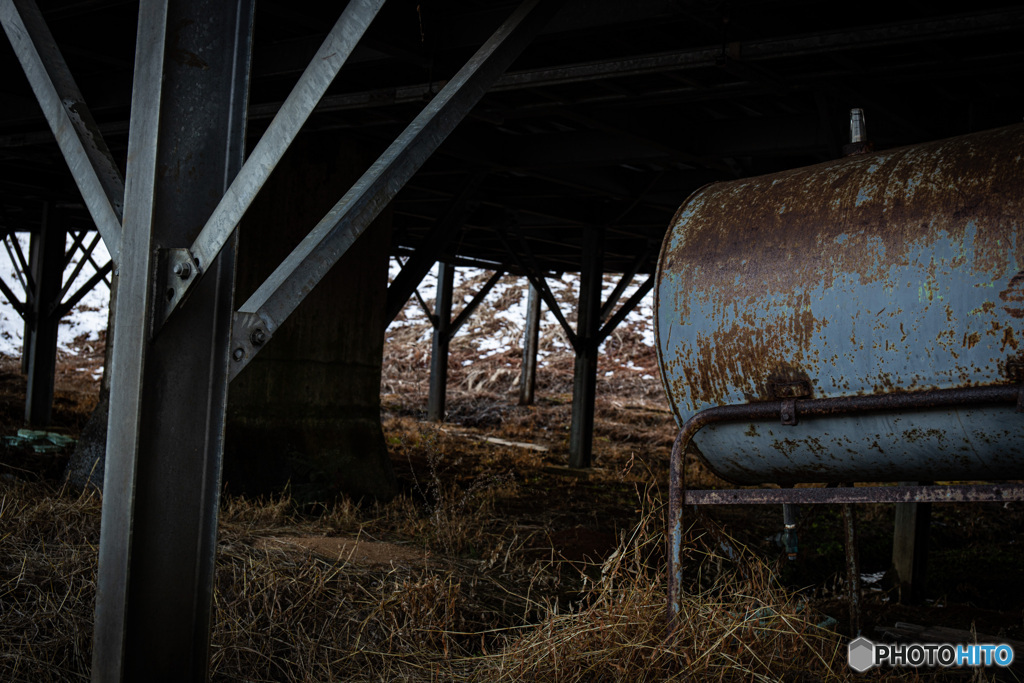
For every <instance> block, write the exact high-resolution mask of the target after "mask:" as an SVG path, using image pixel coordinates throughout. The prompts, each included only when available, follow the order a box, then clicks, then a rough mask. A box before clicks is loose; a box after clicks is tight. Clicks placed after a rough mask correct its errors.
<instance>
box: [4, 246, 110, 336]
mask: <svg viewBox="0 0 1024 683" xmlns="http://www.w3.org/2000/svg"><path fill="white" fill-rule="evenodd" d="M94 234H95V233H90V234H88V235H86V238H85V244H86V245H88V244H90V243H91V242H92V239H93V235H94ZM11 239H17V240H18V245H19V246H20V247H21V251H22V253H23V254H24V255H25V258H26V259H27V258H29V245H30V238H29V235H27V234H24V233H16V234H15V235H13V236H11V237H9V238H8V239H7V240H6V244H5V245H4V248H0V277H2V278H3V279H4V281H5V282H6V283H7V285H8V287H10V289H11V290H12V291H13V293H14V294H15V295H16V296H18V297H19V298H20V299H21V300H22V301H24V300H25V286H24V284H23V282H22V280H21V278H20V277H19V273H18V270H19V269H18V268H16V267H15V265H14V261H12V259H11V255H12V253H15V252H14V249H13V244H12V243H11V242H10V240H11ZM72 244H74V239H73V238H72V237H71V235H68V238H67V247H66V248H67V249H70V248H71V245H72ZM15 258H16V257H15ZM92 258H93V261H95V262H96V263H98V264H101V265H102V264H105V263H106V262H107V261H109V260H110V255H109V254H108V253H107V248H106V246H105V245H104V244H103V241H102V240H100V241H99V242H98V243H97V245H96V248H95V249H94V250H93V253H92ZM81 260H82V252H81V250H76V251H75V254H74V256H73V257H72V258H71V262H70V263H69V264H68V266H67V269H66V270H65V272H64V277H65V278H67V277H70V275H71V273H73V272H74V270H75V268H76V267H77V266H78V263H79V262H80V261H81ZM95 273H96V269H95V268H94V267H93V265H92V264H91V263H89V262H88V261H86V263H85V264H84V265H83V266H82V269H81V271H80V272H79V273H78V275H77V276H76V277H75V281H74V282H72V283H71V284H70V287H68V293H67V294H65V297H64V298H65V300H66V299H67V298H69V297H70V296H72V295H73V294H74V293H75V292H77V291H78V290H79V289H80V288H81V287H82V286H83V285H84V284H85V283H86V282H88V280H89V278H91V277H92V276H93V275H94V274H95ZM65 284H67V283H66V282H65ZM109 305H110V290H109V289H108V288H107V286H106V285H105V284H104V283H102V282H101V283H99V284H97V285H96V286H95V287H93V288H92V290H90V291H89V292H88V293H87V294H86V295H85V296H84V297H83V298H82V300H81V301H79V302H78V305H76V306H75V308H74V309H73V310H72V311H71V313H69V314H68V315H66V316H65V317H64V318H63V319H62V320H61V321H60V325H59V326H58V328H57V348H58V349H59V350H61V351H63V352H65V353H70V354H74V353H76V351H75V340H76V339H79V338H82V339H84V340H85V341H97V340H98V339H99V335H100V332H102V331H103V330H106V329H107V307H108V306H109ZM24 325H25V324H24V322H23V321H22V319H21V316H20V315H18V312H17V311H16V310H15V309H14V306H13V305H12V304H11V302H10V301H9V300H8V299H7V297H6V296H0V353H2V354H4V355H6V356H20V355H21V349H22V345H23V343H24V339H23V338H22V337H23V336H24Z"/></svg>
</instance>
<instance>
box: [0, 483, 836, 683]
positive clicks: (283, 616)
mask: <svg viewBox="0 0 1024 683" xmlns="http://www.w3.org/2000/svg"><path fill="white" fill-rule="evenodd" d="M511 495H514V490H513V489H510V488H509V487H508V486H507V484H503V483H501V482H497V481H495V482H493V483H491V484H489V485H478V486H477V487H476V488H475V489H474V488H473V487H472V486H469V487H456V486H452V487H448V488H445V489H439V490H438V492H437V496H439V497H438V498H436V499H434V500H432V501H428V502H427V503H421V502H413V501H412V500H411V499H410V498H407V497H405V498H401V499H399V500H397V501H396V502H393V503H391V504H388V505H386V506H380V505H378V506H375V507H368V508H365V509H359V508H356V507H355V506H352V505H351V504H350V503H347V502H345V501H342V502H341V503H339V504H338V505H334V506H326V507H324V508H323V509H321V510H319V511H318V513H317V514H316V515H313V516H310V515H309V514H308V513H300V512H299V511H296V510H295V509H293V508H292V507H291V503H290V502H288V500H287V498H285V497H281V498H279V499H276V500H271V501H267V502H264V503H255V502H252V501H245V500H241V499H229V500H227V501H225V505H224V509H223V514H222V530H221V542H220V549H219V556H218V568H217V582H216V590H215V609H216V619H215V625H214V629H213V634H212V668H211V672H212V678H213V679H214V680H231V681H235V680H246V681H328V680H342V679H344V680H395V679H403V680H424V681H426V680H454V681H491V680H509V681H511V680H544V681H548V680H550V681H605V680H607V681H627V680H628V681H634V680H677V679H683V678H690V679H692V680H756V679H761V680H796V679H800V677H802V676H803V677H806V676H810V678H805V679H806V680H819V679H821V680H829V679H834V678H843V677H845V675H846V674H845V671H846V669H845V661H844V658H843V657H841V655H842V654H843V651H842V643H841V642H840V639H839V637H838V636H837V635H835V634H834V633H832V632H830V631H827V630H822V629H818V628H817V627H815V626H814V623H816V621H818V620H820V618H819V617H814V616H812V615H811V614H810V610H808V609H806V608H805V607H803V606H802V604H801V603H799V602H798V601H796V600H795V599H794V597H793V596H792V595H790V594H788V593H787V592H786V591H784V590H783V589H781V588H779V587H778V586H777V585H775V583H774V582H773V580H772V579H771V576H770V574H769V572H768V569H767V568H766V567H765V566H764V565H763V564H761V563H759V562H758V561H757V560H756V559H754V558H753V557H752V556H745V557H744V558H743V560H742V563H743V566H742V567H739V566H737V565H734V564H732V563H730V562H729V561H726V560H723V558H720V557H715V556H713V555H712V554H711V553H710V551H709V550H708V549H707V547H705V544H704V543H703V541H702V540H701V539H695V543H694V544H693V545H692V547H693V548H694V554H693V558H694V560H693V561H694V562H696V559H700V558H703V559H701V563H700V564H701V566H703V567H705V568H706V571H707V572H710V573H712V574H713V580H712V581H710V583H709V582H708V581H705V582H704V583H705V584H708V585H707V587H706V588H705V589H703V591H702V592H701V593H700V594H699V595H691V596H689V597H687V598H686V600H685V602H684V605H683V613H684V619H683V622H682V623H683V626H682V628H681V629H679V631H678V632H677V633H676V634H675V635H674V636H670V635H669V634H668V632H667V630H666V628H665V619H664V609H665V608H664V590H665V587H664V578H663V571H662V566H661V557H662V552H661V544H662V542H663V531H662V526H663V525H662V521H661V514H662V510H661V508H660V504H659V503H658V502H657V498H656V497H655V496H653V495H648V496H646V498H645V499H644V500H643V501H642V502H643V509H644V513H643V514H642V515H641V518H640V521H639V523H638V524H637V526H636V527H635V528H633V529H632V530H631V531H629V532H624V533H622V535H621V538H620V543H619V546H618V548H617V549H616V550H615V551H614V553H612V554H611V555H610V556H609V557H607V558H606V559H605V561H604V562H603V564H601V565H591V566H580V565H571V564H567V563H564V562H557V561H554V562H553V561H550V560H547V559H536V558H533V559H531V558H530V557H529V554H528V553H523V552H522V534H521V533H520V532H519V531H517V530H516V529H515V528H514V525H513V526H509V525H501V529H502V531H501V532H497V531H495V530H494V528H495V527H494V525H491V524H488V523H486V522H485V520H486V518H487V517H488V516H489V515H491V514H492V512H490V511H492V510H493V506H494V505H495V504H496V503H500V501H501V500H502V499H503V498H506V497H508V496H511ZM469 522H472V524H471V523H469ZM98 526H99V501H98V499H97V498H96V497H94V496H75V495H73V494H72V493H71V492H69V491H67V490H64V489H57V488H54V487H52V486H49V485H47V484H45V483H21V482H11V481H4V482H2V483H0V528H3V529H4V532H3V536H2V537H0V567H2V571H3V574H2V577H0V591H2V592H0V679H3V680H12V681H46V680H78V679H85V678H87V676H88V672H89V662H90V641H91V629H92V610H93V604H94V595H95V563H96V557H97V552H96V543H97V537H98ZM472 527H481V528H483V529H484V530H485V531H484V533H483V534H482V535H481V534H480V533H479V532H478V531H473V533H472V534H470V535H469V536H467V537H466V538H465V539H464V540H462V541H461V542H460V541H459V540H458V539H457V538H456V537H457V536H458V535H459V534H464V533H468V532H469V530H470V529H471V528H472ZM431 529H433V531H431ZM283 533H287V534H291V535H299V536H302V535H318V534H334V533H347V534H354V535H362V536H363V537H365V538H372V537H375V536H376V535H381V536H387V537H388V538H389V540H392V541H393V542H399V543H406V544H410V545H416V544H421V545H423V546H428V547H430V548H432V549H433V552H432V558H433V559H432V560H431V561H429V562H428V561H427V560H426V559H424V561H422V562H408V561H404V562H394V563H392V565H391V566H380V565H375V566H360V565H359V564H356V563H353V562H348V561H345V558H341V559H339V560H338V561H332V560H329V559H326V558H324V557H321V556H318V555H316V554H315V553H313V552H309V551H304V550H302V549H297V548H294V547H293V548H289V547H284V546H281V547H271V546H268V545H267V544H265V543H264V544H261V543H259V540H260V539H262V538H266V537H268V536H271V535H280V534H283ZM470 547H473V548H475V549H476V550H475V553H474V556H473V557H467V556H466V555H465V553H464V552H460V550H459V549H460V548H461V549H463V550H465V549H466V548H470ZM740 569H742V571H740ZM801 680H804V679H801Z"/></svg>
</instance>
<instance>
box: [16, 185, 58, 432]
mask: <svg viewBox="0 0 1024 683" xmlns="http://www.w3.org/2000/svg"><path fill="white" fill-rule="evenodd" d="M66 241H67V226H66V224H65V222H64V217H63V216H62V215H61V211H60V210H59V209H57V208H55V207H53V206H51V205H49V204H44V205H43V221H42V226H41V227H40V230H39V232H37V233H34V234H33V235H32V247H31V249H30V251H29V253H30V255H31V260H32V264H31V265H32V280H33V281H34V282H35V283H36V288H35V291H34V292H33V296H32V299H31V308H30V311H29V315H28V316H26V319H25V322H26V323H27V325H26V332H27V334H26V335H25V339H24V344H25V352H24V355H25V358H26V360H27V374H28V384H27V386H26V390H25V421H26V422H28V424H29V426H31V427H45V426H47V425H48V424H50V417H51V412H52V410H53V380H54V370H55V369H56V363H57V327H58V324H59V323H60V313H59V312H58V311H55V310H54V306H53V304H55V303H59V301H60V294H61V284H62V282H63V276H64V245H65V242H66Z"/></svg>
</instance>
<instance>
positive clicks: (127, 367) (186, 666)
mask: <svg viewBox="0 0 1024 683" xmlns="http://www.w3.org/2000/svg"><path fill="white" fill-rule="evenodd" d="M251 31H252V0H235V1H229V2H224V1H222V0H143V2H142V4H141V7H140V9H139V29H138V38H137V43H136V58H135V77H134V86H133V93H132V111H131V128H130V131H129V139H128V168H127V174H126V196H125V212H124V225H125V230H124V236H123V246H122V250H121V263H120V277H121V285H122V286H121V287H120V291H119V296H118V300H117V311H116V318H117V326H118V329H117V338H116V339H115V342H114V344H115V346H114V352H113V367H114V373H113V377H112V386H111V394H110V422H109V427H108V436H107V457H108V460H107V466H106V472H105V478H104V498H103V516H102V523H101V532H100V559H99V575H98V581H97V583H98V586H97V598H96V628H95V641H94V647H93V680H94V681H124V680H147V681H199V680H204V679H205V678H206V676H207V670H208V664H209V638H210V622H211V612H212V596H213V572H214V559H215V551H216V533H217V507H218V503H219V497H220V471H221V461H222V455H223V430H224V411H225V400H226V395H227V366H228V350H229V344H228V341H229V338H230V325H231V313H232V311H231V304H232V288H233V284H234V253H235V252H234V242H235V240H234V239H233V238H232V239H231V240H230V241H229V243H228V244H227V246H226V248H225V249H224V250H222V251H221V253H220V255H219V257H218V258H217V260H216V261H214V262H212V263H204V264H202V267H203V268H204V269H205V270H206V272H207V276H206V277H204V278H203V280H202V282H201V283H199V284H198V286H197V287H196V288H195V291H194V293H193V296H192V298H191V300H190V301H189V305H188V306H186V307H184V308H183V309H182V310H180V311H179V312H178V315H176V316H174V317H173V318H172V319H171V320H169V321H168V322H167V323H166V324H164V325H163V326H162V327H161V328H160V330H159V332H157V333H156V334H155V335H154V334H153V331H152V330H153V327H152V319H153V312H154V307H155V305H156V302H155V301H153V292H154V286H155V284H156V283H159V282H161V281H163V280H162V277H161V276H162V273H160V272H159V271H160V266H159V263H160V259H159V258H154V254H159V253H161V250H162V249H168V248H175V247H180V246H183V245H188V244H190V243H191V241H192V240H194V239H195V237H196V233H197V232H198V230H199V229H200V228H201V226H202V225H203V223H204V222H205V221H206V219H207V218H208V217H209V216H210V214H211V213H212V211H213V209H214V207H215V206H216V204H217V201H218V200H219V199H220V196H221V194H222V193H223V192H224V190H225V188H226V187H227V184H228V182H229V181H230V180H231V178H232V177H233V176H234V175H235V174H236V173H237V172H238V169H239V168H240V167H241V163H242V155H243V148H244V140H245V135H244V133H245V113H246V105H247V87H248V75H249V59H250V48H251V42H250V40H251ZM162 294H164V292H163V291H161V292H159V293H158V295H162Z"/></svg>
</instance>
